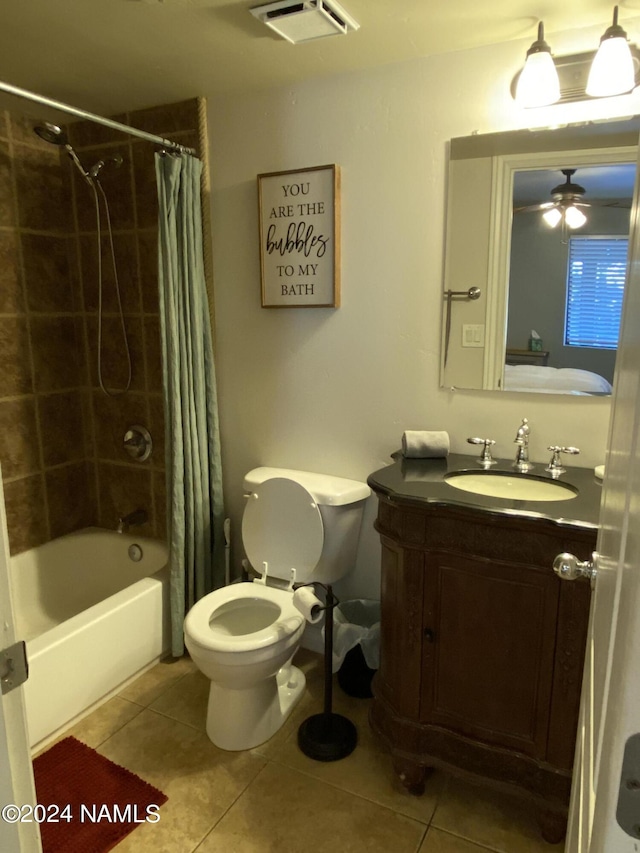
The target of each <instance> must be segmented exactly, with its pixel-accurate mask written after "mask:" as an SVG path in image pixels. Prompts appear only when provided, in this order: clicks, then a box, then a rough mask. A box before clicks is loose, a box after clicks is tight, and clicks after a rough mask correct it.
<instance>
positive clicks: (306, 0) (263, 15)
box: [250, 0, 360, 44]
mask: <svg viewBox="0 0 640 853" xmlns="http://www.w3.org/2000/svg"><path fill="white" fill-rule="evenodd" d="M250 11H251V14H252V15H255V17H256V18H257V19H258V20H259V21H262V23H263V24H266V25H267V26H268V27H271V29H272V30H275V31H276V32H277V33H278V35H280V36H282V38H284V39H286V40H287V41H290V42H291V44H299V43H300V42H303V41H311V40H313V39H321V38H325V37H326V36H338V35H345V34H346V33H348V32H351V31H353V30H357V29H359V28H360V24H358V23H357V21H354V20H353V18H352V17H351V15H348V14H347V13H346V12H345V11H344V9H343V8H342V6H340V5H338V3H335V2H334V0H329V2H328V0H303V2H301V3H300V2H298V3H296V2H292V0H279V2H277V3H267V4H266V5H265V6H255V7H254V8H253V9H251V10H250Z"/></svg>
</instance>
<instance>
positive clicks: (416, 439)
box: [402, 429, 449, 459]
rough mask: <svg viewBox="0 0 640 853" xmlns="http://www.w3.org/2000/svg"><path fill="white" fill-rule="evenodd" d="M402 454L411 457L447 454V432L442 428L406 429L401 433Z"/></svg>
mask: <svg viewBox="0 0 640 853" xmlns="http://www.w3.org/2000/svg"><path fill="white" fill-rule="evenodd" d="M402 455H403V456H407V457H409V458H411V459H427V458H438V457H442V456H448V455H449V433H448V432H444V430H418V429H408V430H406V431H405V432H404V433H403V435H402Z"/></svg>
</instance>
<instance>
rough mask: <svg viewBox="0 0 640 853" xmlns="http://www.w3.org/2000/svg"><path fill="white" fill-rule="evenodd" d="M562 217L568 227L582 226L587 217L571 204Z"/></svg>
mask: <svg viewBox="0 0 640 853" xmlns="http://www.w3.org/2000/svg"><path fill="white" fill-rule="evenodd" d="M564 218H565V221H566V223H567V225H568V226H569V228H582V226H583V225H584V224H585V222H586V221H587V217H586V216H585V215H584V213H583V212H582V211H581V210H580V209H579V208H577V207H574V206H573V205H571V206H570V207H568V208H567V209H566V210H565V212H564Z"/></svg>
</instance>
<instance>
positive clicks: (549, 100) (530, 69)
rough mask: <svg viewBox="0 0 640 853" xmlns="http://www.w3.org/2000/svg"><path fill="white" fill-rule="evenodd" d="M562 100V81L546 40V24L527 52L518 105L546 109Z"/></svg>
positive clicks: (519, 86) (539, 25)
mask: <svg viewBox="0 0 640 853" xmlns="http://www.w3.org/2000/svg"><path fill="white" fill-rule="evenodd" d="M559 99H560V80H559V79H558V71H557V69H556V66H555V63H554V61H553V57H552V56H551V48H550V47H549V45H548V44H547V43H546V41H545V40H544V24H543V23H542V21H540V23H539V24H538V38H537V39H536V41H534V43H533V44H532V45H531V47H530V48H529V50H528V51H527V61H526V62H525V66H524V68H523V69H522V72H521V73H520V77H519V78H518V84H517V87H516V103H517V104H518V106H521V107H545V106H548V105H549V104H555V102H556V101H557V100H559Z"/></svg>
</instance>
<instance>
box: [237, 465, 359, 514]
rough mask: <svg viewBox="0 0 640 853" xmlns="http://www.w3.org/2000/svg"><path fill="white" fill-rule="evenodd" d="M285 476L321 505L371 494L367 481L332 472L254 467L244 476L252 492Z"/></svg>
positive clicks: (333, 503)
mask: <svg viewBox="0 0 640 853" xmlns="http://www.w3.org/2000/svg"><path fill="white" fill-rule="evenodd" d="M273 477H284V478H285V479H287V480H293V481H294V482H296V483H299V484H300V485H301V486H304V488H305V489H306V490H307V491H308V492H309V493H310V494H311V495H313V497H314V499H315V501H316V503H317V504H319V505H320V506H322V505H323V504H324V505H328V506H344V505H345V504H351V503H357V502H358V501H363V500H365V499H366V498H368V497H369V495H370V494H371V489H370V488H369V486H367V484H366V483H361V482H359V481H358V480H348V479H346V478H345V477H333V476H332V475H330V474H314V473H312V472H311V471H296V470H294V469H292V468H268V467H261V468H254V469H253V470H252V471H249V473H248V474H246V475H245V478H244V483H243V486H244V489H245V491H247V492H250V491H251V490H252V489H253V488H255V487H256V486H257V485H259V484H260V483H264V481H265V480H271V479H272V478H273Z"/></svg>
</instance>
